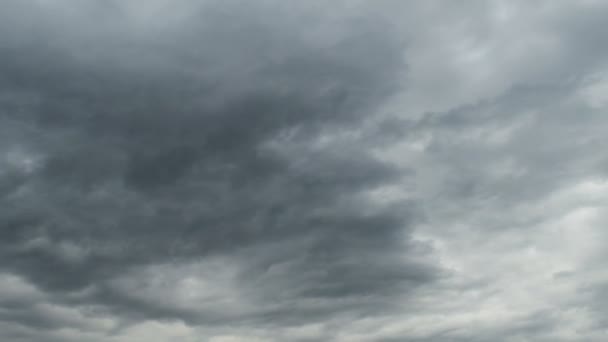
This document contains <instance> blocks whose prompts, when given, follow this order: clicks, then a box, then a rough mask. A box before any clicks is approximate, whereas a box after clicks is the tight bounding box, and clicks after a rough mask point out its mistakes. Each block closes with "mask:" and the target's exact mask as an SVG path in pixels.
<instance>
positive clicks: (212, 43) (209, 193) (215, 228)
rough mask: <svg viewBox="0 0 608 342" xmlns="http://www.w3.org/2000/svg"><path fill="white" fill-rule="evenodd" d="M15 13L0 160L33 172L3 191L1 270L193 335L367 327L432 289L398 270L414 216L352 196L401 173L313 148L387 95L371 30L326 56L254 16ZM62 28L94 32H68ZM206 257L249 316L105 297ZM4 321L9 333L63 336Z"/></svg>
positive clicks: (5, 68) (392, 58)
mask: <svg viewBox="0 0 608 342" xmlns="http://www.w3.org/2000/svg"><path fill="white" fill-rule="evenodd" d="M12 5H13V6H15V7H16V9H13V10H12V11H9V13H8V14H4V16H12V15H17V14H21V15H27V14H33V15H40V16H42V17H46V16H47V15H48V16H49V20H48V21H44V22H42V23H39V26H40V27H35V28H34V29H33V30H31V31H28V30H26V28H25V27H24V26H23V25H22V24H20V23H11V22H9V23H8V24H6V23H5V24H3V25H10V26H11V27H14V28H15V30H14V32H11V34H10V35H7V36H8V37H6V38H3V39H2V41H3V42H5V45H6V46H5V47H4V53H3V57H2V59H3V64H2V73H3V74H4V75H6V77H5V78H4V79H3V81H2V84H1V87H2V89H4V90H5V95H4V96H3V100H2V104H1V106H2V122H3V127H6V128H5V129H3V131H4V134H5V136H6V137H7V140H9V139H10V142H9V144H8V145H7V147H6V148H7V149H8V150H11V149H12V150H14V151H17V150H20V151H21V152H20V153H22V154H23V156H21V157H16V158H17V159H19V158H35V161H32V163H33V164H32V166H31V169H28V170H25V169H24V168H25V166H23V165H21V167H22V169H20V170H19V169H18V167H19V165H17V167H16V169H17V170H16V171H14V172H13V173H14V174H13V175H11V174H7V175H6V176H3V181H5V182H6V186H5V187H3V189H4V192H3V197H2V202H3V203H2V207H3V209H2V212H1V218H2V239H1V241H2V248H1V249H2V260H3V262H2V268H3V269H4V270H6V271H8V272H11V273H13V274H17V275H20V276H22V277H24V278H25V279H27V280H28V281H30V282H31V283H32V284H34V285H35V286H37V287H39V288H40V289H41V290H43V291H46V292H48V293H49V294H50V295H52V296H54V298H55V300H57V301H58V302H59V303H63V304H66V305H67V304H69V305H73V306H74V307H76V308H80V307H86V306H91V305H93V306H101V307H102V308H103V307H104V306H105V307H106V309H104V310H109V311H107V312H112V313H113V314H117V315H118V317H119V318H117V319H119V320H120V319H123V320H125V322H138V321H140V320H146V319H181V320H184V321H186V322H188V323H189V324H193V325H197V324H212V325H213V324H221V325H230V324H239V323H238V322H258V323H262V324H271V323H272V324H280V322H285V323H286V324H300V323H302V321H319V320H323V319H324V317H328V316H331V315H336V314H340V313H343V312H350V313H353V314H356V313H359V314H363V313H365V312H370V313H371V312H375V313H382V312H383V311H384V310H386V309H387V308H389V307H390V306H391V297H392V296H393V295H396V294H398V293H404V292H405V293H407V292H408V291H411V290H413V289H415V288H416V287H418V286H422V285H424V284H427V283H430V282H433V281H434V279H435V278H436V277H437V276H438V273H437V272H438V270H437V269H435V266H433V265H432V264H431V263H423V262H419V261H416V260H414V259H415V258H419V257H418V254H420V253H421V252H419V251H418V250H419V249H417V248H416V247H415V246H414V243H411V244H412V246H409V244H410V243H409V242H408V234H409V233H408V232H409V231H410V229H411V226H412V224H413V222H415V221H416V220H419V219H420V217H419V215H417V214H416V211H415V210H414V208H413V207H412V205H411V204H407V203H404V204H403V205H402V206H400V207H399V208H389V209H390V210H387V209H383V208H381V207H379V206H378V205H376V204H374V203H373V202H371V201H369V200H368V199H366V192H367V191H369V190H371V189H374V188H375V187H377V186H380V185H383V184H388V183H390V182H394V181H397V180H398V179H400V178H401V175H400V170H399V169H398V168H397V167H395V166H393V165H390V164H387V163H384V162H382V161H380V160H379V159H377V158H375V157H374V156H373V155H372V154H371V153H370V151H368V148H367V146H366V145H365V144H364V143H363V142H359V141H358V140H357V139H351V140H350V141H347V142H344V143H340V142H336V143H331V144H326V146H322V147H321V146H318V147H317V146H316V145H319V144H321V143H322V141H323V139H332V137H333V136H334V135H337V134H340V133H341V132H343V131H346V130H353V129H357V127H359V126H360V125H361V124H362V123H363V122H364V121H365V120H367V119H368V118H370V115H371V114H372V113H373V112H374V110H375V108H376V107H377V106H378V105H379V104H380V103H381V102H382V101H383V99H384V98H386V97H387V96H389V95H390V94H391V92H393V91H395V90H396V88H395V86H396V80H395V79H394V76H396V75H397V74H398V73H400V72H401V71H402V68H403V64H402V47H401V45H400V44H399V43H398V41H397V40H395V39H393V35H394V33H392V32H391V31H390V29H387V28H385V27H384V26H383V24H382V23H381V22H377V21H374V20H373V19H370V18H367V17H366V16H361V19H359V20H355V21H354V22H353V23H346V24H343V25H347V26H345V27H346V29H347V30H346V33H343V34H341V35H342V36H341V37H339V38H337V39H336V41H335V42H332V43H331V44H326V46H323V45H318V44H317V45H315V44H316V43H315V42H314V41H312V42H310V41H308V40H307V38H306V37H305V33H306V31H307V30H310V29H316V27H315V23H311V26H309V27H306V26H302V23H303V20H304V19H301V18H300V17H299V16H298V14H297V13H295V14H294V13H290V12H285V13H283V12H282V11H280V10H278V9H275V8H273V6H270V5H269V6H265V5H260V6H252V5H245V4H243V3H240V2H234V3H229V4H219V3H217V4H212V5H207V6H206V7H205V8H204V9H203V8H202V7H199V6H192V9H191V11H193V12H195V13H196V12H197V11H199V10H200V11H201V12H200V14H193V15H190V16H189V17H188V18H187V19H185V20H184V21H183V22H181V23H180V24H179V25H178V26H177V27H172V28H170V29H166V30H163V31H161V32H158V33H149V32H137V30H135V31H130V30H128V29H129V24H130V23H129V21H128V20H129V19H128V18H127V19H122V18H120V15H121V10H120V9H116V8H111V7H110V8H106V9H105V10H106V11H109V12H106V13H105V14H103V16H102V17H101V19H99V18H95V19H93V18H92V17H89V16H90V15H91V14H90V13H89V12H88V11H92V9H91V8H89V7H88V4H85V5H76V7H75V8H70V11H75V12H76V13H77V14H78V16H75V15H74V14H73V12H72V14H71V15H70V16H68V17H67V18H61V17H53V15H51V14H49V13H48V12H47V11H48V10H49V9H48V8H46V9H39V8H37V7H36V5H22V4H12ZM41 6H42V5H41ZM58 6H60V5H58ZM142 6H144V5H142ZM51 7H52V6H51ZM118 7H120V6H118ZM66 9H67V8H66ZM98 11H100V9H98V8H95V11H94V12H95V13H97V12H98ZM91 13H92V12H91ZM123 14H124V13H123ZM125 15H126V14H125ZM281 16H285V17H281ZM74 17H78V18H79V20H82V21H85V20H91V21H92V26H91V25H89V26H87V27H85V28H84V32H73V31H75V30H78V29H79V28H80V25H82V24H83V23H82V22H80V21H79V20H75V19H74ZM110 17H111V18H112V25H110V24H109V23H107V22H104V20H106V19H108V18H110ZM116 17H118V19H116ZM62 20H66V21H65V22H61V21H62ZM108 20H109V19H108ZM100 24H101V25H100ZM95 25H100V27H94V26H95ZM111 26H114V27H111ZM121 30H124V31H121ZM155 34H158V36H155ZM328 34H331V32H328ZM139 35H141V36H139ZM40 37H43V38H40ZM40 39H42V40H47V42H46V43H45V44H43V43H41V41H40ZM16 41H21V42H26V43H19V42H16ZM27 42H30V43H31V44H27ZM89 45H91V46H89ZM88 48H90V51H87V50H86V49H88ZM82 49H85V50H82ZM15 153H16V152H15ZM16 163H26V161H24V159H21V160H20V161H19V160H18V161H17V162H16ZM9 177H12V178H16V179H18V182H15V181H12V180H11V179H12V178H9ZM410 207H412V209H411V210H410V209H408V208H410ZM402 241H403V242H402ZM277 245H280V246H283V247H281V248H277ZM222 255H229V256H231V257H233V258H235V259H236V260H237V261H236V262H237V264H238V268H239V271H238V273H239V274H238V275H237V277H236V278H235V279H234V281H235V282H237V283H236V286H237V287H238V289H239V290H238V291H242V292H244V293H247V299H248V300H250V301H252V302H253V303H254V305H256V306H258V309H255V310H253V311H249V312H244V313H229V312H226V313H224V312H221V309H216V310H215V311H214V310H207V309H205V307H204V305H205V303H201V307H200V308H198V309H195V310H191V309H184V308H179V307H177V306H173V305H172V304H171V303H170V298H169V300H168V301H165V302H163V304H158V303H152V302H149V301H148V300H147V299H145V298H141V297H138V296H134V293H130V291H136V290H135V289H132V290H129V291H127V292H125V291H124V289H122V288H120V287H116V286H114V285H112V284H113V281H114V280H115V279H117V278H120V277H123V278H124V277H127V278H129V275H133V277H137V270H138V269H140V268H145V267H149V266H154V265H159V264H166V263H175V264H176V265H179V264H181V263H190V262H196V261H197V260H201V259H203V260H204V259H205V258H210V257H214V256H222ZM409 256H412V258H413V259H412V260H411V261H409V262H408V261H407V259H408V258H409ZM404 260H405V261H406V263H403V261H404ZM283 263H286V264H287V265H288V266H287V267H284V268H283V270H282V271H281V273H280V274H279V275H276V274H275V275H269V274H268V273H267V270H268V268H269V267H272V265H275V264H283ZM183 276H186V275H183ZM210 276H213V275H210ZM177 280H178V279H174V281H177ZM131 281H135V283H136V284H138V281H139V280H137V279H132V280H131ZM142 281H146V280H142ZM142 286H145V285H142ZM153 290H154V289H152V290H151V291H153ZM79 292H82V293H84V294H83V295H82V296H76V295H75V294H77V293H79ZM278 292H282V293H283V297H282V299H281V298H274V295H275V293H278ZM155 295H156V296H163V293H157V294H155ZM220 299H221V298H220ZM218 310H219V311H218ZM20 312H22V314H17V313H14V314H12V315H11V320H14V321H26V320H31V322H32V323H31V325H32V326H35V327H37V328H40V329H41V328H49V327H50V326H51V325H52V326H55V325H57V324H61V323H57V322H55V321H53V323H48V321H46V320H42V321H38V322H39V323H35V322H36V321H34V320H35V319H37V318H36V317H37V316H36V315H35V313H34V312H32V310H30V309H28V308H27V307H25V308H22V310H21V311H20ZM28 316H29V317H28ZM120 317H122V318H120ZM7 319H8V318H7ZM63 324H64V325H69V323H67V322H63ZM240 324H243V323H240Z"/></svg>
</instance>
